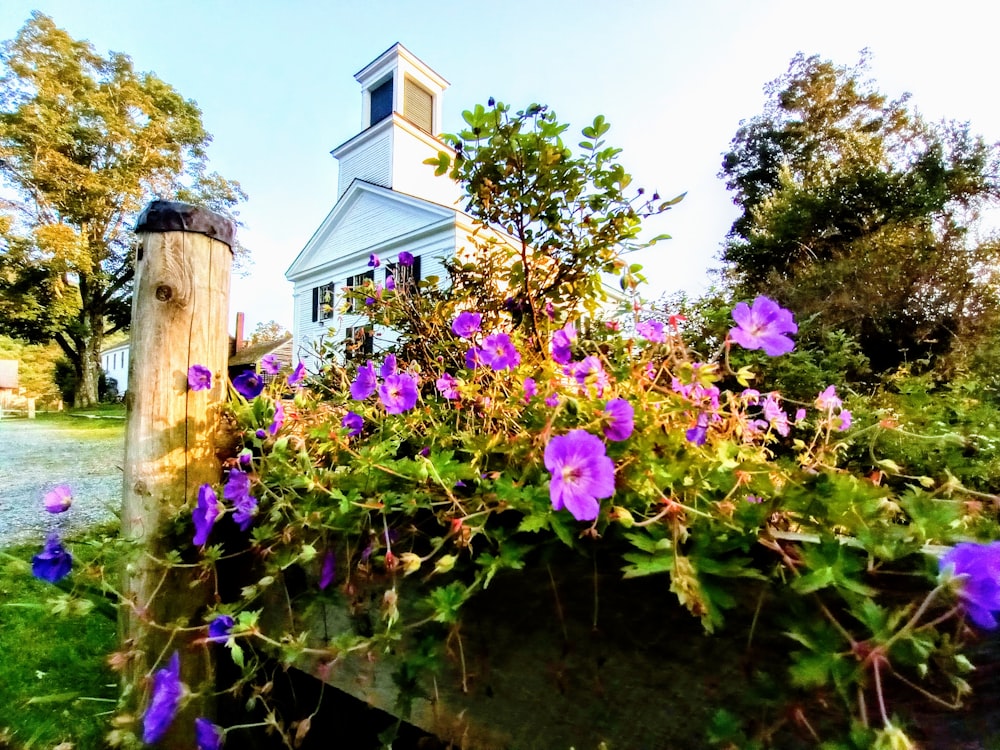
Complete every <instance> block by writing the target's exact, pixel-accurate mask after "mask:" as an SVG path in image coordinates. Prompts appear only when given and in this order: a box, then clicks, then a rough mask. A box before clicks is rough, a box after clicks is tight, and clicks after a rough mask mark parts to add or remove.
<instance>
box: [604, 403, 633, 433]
mask: <svg viewBox="0 0 1000 750" xmlns="http://www.w3.org/2000/svg"><path fill="white" fill-rule="evenodd" d="M604 413H605V414H606V415H607V418H608V421H607V423H606V424H605V425H604V437H606V438H607V439H608V440H614V441H615V442H621V441H622V440H628V439H629V437H631V435H632V430H633V429H634V428H635V421H634V420H635V410H634V409H633V408H632V404H630V403H629V402H628V401H626V400H625V399H623V398H613V399H611V400H610V401H608V403H607V405H606V406H605V407H604Z"/></svg>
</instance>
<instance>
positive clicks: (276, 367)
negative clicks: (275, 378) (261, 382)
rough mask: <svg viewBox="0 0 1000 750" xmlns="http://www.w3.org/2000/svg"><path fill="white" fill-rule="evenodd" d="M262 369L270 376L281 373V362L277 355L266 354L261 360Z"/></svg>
mask: <svg viewBox="0 0 1000 750" xmlns="http://www.w3.org/2000/svg"><path fill="white" fill-rule="evenodd" d="M260 369H262V370H263V371H264V372H266V373H267V374H268V375H277V374H278V373H279V372H281V362H279V361H278V357H277V356H276V355H274V354H265V355H264V357H263V358H262V359H261V360H260Z"/></svg>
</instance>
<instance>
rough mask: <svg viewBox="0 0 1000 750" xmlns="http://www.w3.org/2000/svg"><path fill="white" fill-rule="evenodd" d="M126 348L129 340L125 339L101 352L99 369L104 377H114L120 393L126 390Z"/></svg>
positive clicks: (127, 348)
mask: <svg viewBox="0 0 1000 750" xmlns="http://www.w3.org/2000/svg"><path fill="white" fill-rule="evenodd" d="M128 350H129V342H128V341H125V342H123V343H121V344H118V346H112V347H109V348H108V349H105V350H104V351H102V352H101V369H102V370H104V375H105V377H108V378H114V379H115V382H116V383H117V384H118V393H120V394H121V393H125V391H127V390H128Z"/></svg>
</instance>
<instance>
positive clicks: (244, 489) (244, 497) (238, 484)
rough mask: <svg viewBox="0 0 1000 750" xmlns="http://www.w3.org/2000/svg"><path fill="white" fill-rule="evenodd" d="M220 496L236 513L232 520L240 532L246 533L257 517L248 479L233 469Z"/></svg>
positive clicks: (255, 502) (254, 500) (255, 504)
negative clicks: (228, 502) (231, 505)
mask: <svg viewBox="0 0 1000 750" xmlns="http://www.w3.org/2000/svg"><path fill="white" fill-rule="evenodd" d="M222 494H223V496H224V497H225V498H226V500H229V501H230V502H231V503H232V504H233V509H234V510H235V511H236V512H235V513H233V520H234V521H235V522H236V523H237V524H238V525H239V527H240V531H246V530H247V529H248V528H250V524H251V523H252V522H253V517H254V516H255V515H257V498H255V497H254V496H253V495H251V494H250V477H249V476H247V475H246V474H244V473H243V472H242V471H238V470H236V469H233V470H232V471H230V472H229V478H228V479H227V480H226V486H225V487H223V488H222Z"/></svg>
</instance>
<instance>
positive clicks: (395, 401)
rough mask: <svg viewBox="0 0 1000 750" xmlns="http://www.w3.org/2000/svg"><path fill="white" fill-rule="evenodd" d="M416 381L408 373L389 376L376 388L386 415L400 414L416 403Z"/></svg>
mask: <svg viewBox="0 0 1000 750" xmlns="http://www.w3.org/2000/svg"><path fill="white" fill-rule="evenodd" d="M417 395H418V393H417V381H416V379H414V377H413V376H412V375H410V374H408V373H405V372H401V373H397V374H395V375H390V376H389V377H387V378H386V379H385V381H383V383H382V385H380V386H379V387H378V397H379V399H380V400H381V401H382V406H384V407H385V410H386V412H387V413H388V414H402V413H403V412H404V411H409V410H410V409H412V408H413V407H414V406H415V405H416V403H417Z"/></svg>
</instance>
